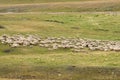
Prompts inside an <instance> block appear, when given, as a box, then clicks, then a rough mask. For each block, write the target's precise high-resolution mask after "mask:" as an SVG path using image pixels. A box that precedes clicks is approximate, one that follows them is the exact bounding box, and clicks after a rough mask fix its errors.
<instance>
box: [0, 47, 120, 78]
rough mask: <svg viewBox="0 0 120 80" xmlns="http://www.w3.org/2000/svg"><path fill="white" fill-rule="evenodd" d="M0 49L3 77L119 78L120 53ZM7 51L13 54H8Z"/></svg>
mask: <svg viewBox="0 0 120 80" xmlns="http://www.w3.org/2000/svg"><path fill="white" fill-rule="evenodd" d="M0 47H1V49H0V64H1V65H0V77H4V78H18V79H21V78H23V77H24V78H30V79H31V78H34V79H45V80H47V79H50V80H56V79H57V80H61V79H62V80H66V79H69V80H76V79H86V80H93V79H100V80H101V79H102V80H106V79H109V80H114V79H116V80H118V79H120V77H119V74H120V72H119V70H120V69H119V66H120V61H119V56H120V52H101V51H89V50H86V51H85V52H79V53H74V52H71V51H70V50H66V49H60V50H54V51H48V50H47V49H45V48H40V47H32V48H29V47H24V48H13V49H10V48H9V46H7V45H6V46H5V45H0ZM6 50H10V51H9V52H5V51H6ZM95 75H97V77H96V76H95Z"/></svg>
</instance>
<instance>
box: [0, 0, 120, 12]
mask: <svg viewBox="0 0 120 80" xmlns="http://www.w3.org/2000/svg"><path fill="white" fill-rule="evenodd" d="M93 11H94V12H96V11H99V12H102V11H120V1H119V0H107V1H99V0H95V1H74V2H71V1H66V2H51V3H31V4H27V3H24V4H23V3H22V4H1V5H0V12H93Z"/></svg>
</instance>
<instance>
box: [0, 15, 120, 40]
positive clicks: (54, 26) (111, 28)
mask: <svg viewBox="0 0 120 80" xmlns="http://www.w3.org/2000/svg"><path fill="white" fill-rule="evenodd" d="M114 14H115V13H110V14H98V13H95V14H82V13H81V14H80V13H54V14H52V13H32V14H24V13H23V14H5V15H4V14H1V15H0V24H1V26H4V28H3V29H0V34H3V33H5V34H15V33H21V34H27V33H30V34H39V35H41V36H43V37H46V36H55V37H60V36H65V37H81V38H93V39H102V40H120V37H119V35H120V28H119V25H120V23H119V20H120V15H119V14H115V15H114Z"/></svg>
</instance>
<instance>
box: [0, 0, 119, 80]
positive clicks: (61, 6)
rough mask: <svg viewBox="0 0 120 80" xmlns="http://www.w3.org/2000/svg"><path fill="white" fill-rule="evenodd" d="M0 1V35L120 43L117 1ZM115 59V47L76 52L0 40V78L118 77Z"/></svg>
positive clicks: (87, 79) (89, 79)
mask: <svg viewBox="0 0 120 80" xmlns="http://www.w3.org/2000/svg"><path fill="white" fill-rule="evenodd" d="M0 4H1V5H0V35H3V34H8V35H14V34H23V35H26V34H37V35H39V36H42V37H49V36H50V37H67V38H69V37H72V38H78V37H79V38H88V39H97V40H111V41H113V40H114V41H120V36H119V35H120V26H119V25H120V12H119V11H120V6H119V4H120V2H119V0H115V1H113V0H106V1H103V0H102V1H100V0H69V1H68V0H61V1H57V0H51V1H49V0H33V1H32V0H20V1H18V0H14V1H11V0H4V1H3V0H0ZM105 4H107V5H105ZM119 58H120V52H119V51H90V50H88V49H85V50H84V51H81V52H78V53H76V52H72V51H71V50H69V49H58V50H53V51H49V50H48V49H46V48H41V47H38V46H33V47H18V48H11V47H10V46H9V45H7V44H1V43H0V80H80V79H81V80H119V79H120V60H119Z"/></svg>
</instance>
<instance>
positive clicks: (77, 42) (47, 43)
mask: <svg viewBox="0 0 120 80" xmlns="http://www.w3.org/2000/svg"><path fill="white" fill-rule="evenodd" d="M0 42H1V43H2V44H8V45H10V46H11V47H14V48H15V47H22V46H40V47H45V48H48V50H55V49H59V48H66V49H71V50H73V51H75V52H79V51H81V50H82V49H85V48H88V49H90V50H101V51H120V41H102V40H93V39H81V38H65V37H59V38H57V37H46V38H45V37H44V38H43V37H40V36H37V35H20V34H17V35H12V36H9V35H2V36H0Z"/></svg>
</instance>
